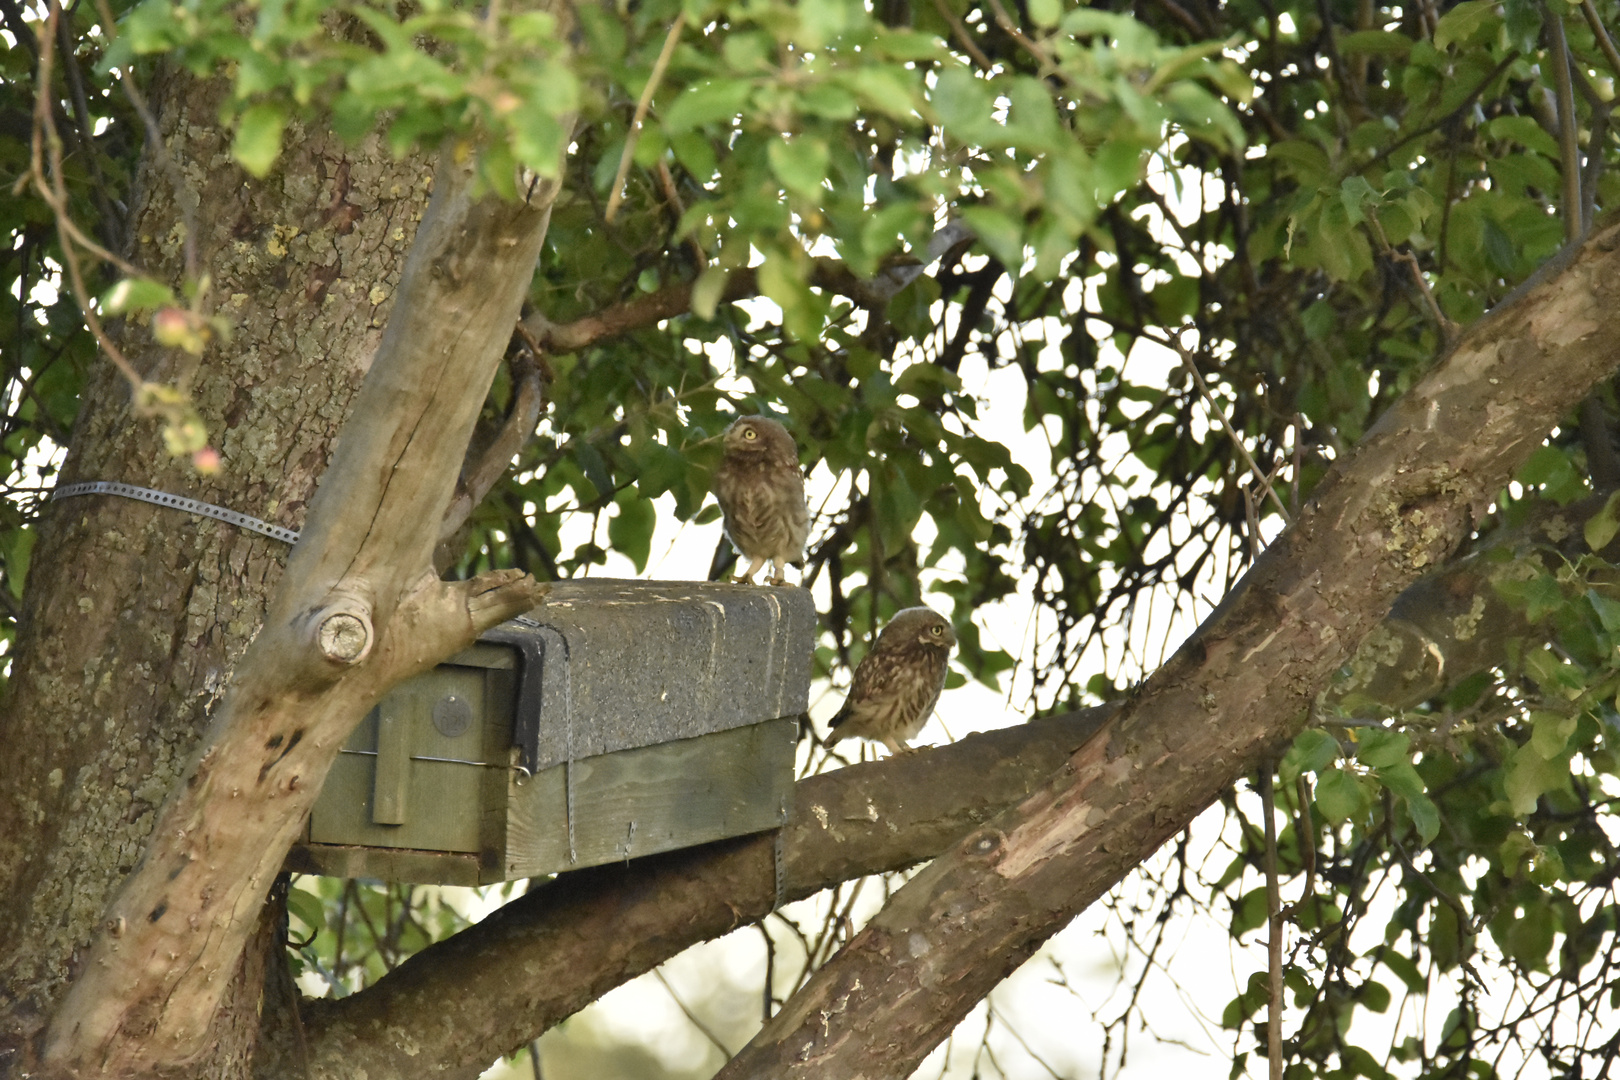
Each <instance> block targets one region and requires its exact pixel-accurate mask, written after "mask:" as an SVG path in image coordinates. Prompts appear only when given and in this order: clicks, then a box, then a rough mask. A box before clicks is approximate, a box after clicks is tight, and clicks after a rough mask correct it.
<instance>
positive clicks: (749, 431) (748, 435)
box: [743, 427, 759, 439]
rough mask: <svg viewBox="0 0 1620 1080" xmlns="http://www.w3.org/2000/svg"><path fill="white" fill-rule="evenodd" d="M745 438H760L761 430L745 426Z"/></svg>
mask: <svg viewBox="0 0 1620 1080" xmlns="http://www.w3.org/2000/svg"><path fill="white" fill-rule="evenodd" d="M743 438H745V439H757V438H759V432H757V431H755V430H754V429H753V428H751V427H747V428H743Z"/></svg>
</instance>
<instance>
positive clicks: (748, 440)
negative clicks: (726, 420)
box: [714, 416, 810, 585]
mask: <svg viewBox="0 0 1620 1080" xmlns="http://www.w3.org/2000/svg"><path fill="white" fill-rule="evenodd" d="M723 446H724V452H723V455H722V457H721V459H720V466H719V468H717V469H715V471H714V497H715V498H716V499H718V500H719V502H720V513H721V514H722V515H723V516H724V518H725V526H726V535H727V536H728V537H730V538H731V543H732V546H733V547H735V548H736V549H737V551H738V553H739V554H740V555H742V556H743V557H744V558H746V559H747V560H748V569H747V570H746V571H744V572H741V573H739V574H738V575H737V580H738V581H747V582H748V583H749V584H750V585H752V584H753V583H754V575H755V574H757V573H759V570H760V567H762V566H764V565H765V564H766V563H770V564H771V574H770V575H769V576H768V577H766V579H765V582H766V584H768V585H785V584H787V578H785V577H784V576H783V575H782V568H783V567H785V566H787V565H788V564H789V563H792V564H793V565H795V566H803V565H804V542H805V540H806V539H807V538H808V537H809V535H810V511H809V509H808V508H807V507H806V506H805V503H804V474H803V473H802V472H801V471H800V470H799V447H798V444H797V443H795V442H794V441H793V436H792V435H790V434H788V429H787V428H785V427H783V426H782V425H781V424H779V423H777V422H776V421H775V420H772V419H770V418H769V417H764V416H740V417H738V418H737V419H736V420H734V421H732V424H731V426H730V427H728V428H726V434H725V438H724V440H723Z"/></svg>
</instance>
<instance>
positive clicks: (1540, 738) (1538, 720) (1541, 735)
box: [1530, 710, 1576, 761]
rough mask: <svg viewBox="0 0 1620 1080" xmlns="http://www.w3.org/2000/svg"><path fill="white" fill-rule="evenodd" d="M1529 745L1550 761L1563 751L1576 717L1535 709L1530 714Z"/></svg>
mask: <svg viewBox="0 0 1620 1080" xmlns="http://www.w3.org/2000/svg"><path fill="white" fill-rule="evenodd" d="M1530 724H1531V734H1530V746H1531V747H1532V748H1533V749H1534V750H1535V752H1536V753H1538V754H1540V755H1541V756H1542V757H1544V758H1546V759H1547V760H1548V761H1551V760H1552V759H1553V758H1556V757H1558V756H1559V755H1560V754H1562V753H1563V752H1564V747H1566V746H1568V745H1569V737H1570V736H1571V735H1573V734H1575V726H1576V718H1575V717H1574V716H1566V715H1565V714H1563V713H1556V712H1547V711H1543V710H1536V711H1533V712H1531V714H1530Z"/></svg>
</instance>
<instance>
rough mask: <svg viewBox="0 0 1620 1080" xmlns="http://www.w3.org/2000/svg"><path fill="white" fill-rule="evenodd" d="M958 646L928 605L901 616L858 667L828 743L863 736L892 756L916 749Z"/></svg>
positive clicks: (946, 625) (942, 618) (952, 632)
mask: <svg viewBox="0 0 1620 1080" xmlns="http://www.w3.org/2000/svg"><path fill="white" fill-rule="evenodd" d="M955 647H956V631H955V630H954V629H953V628H952V627H951V624H950V622H949V620H947V619H946V618H945V616H943V615H941V614H940V613H939V612H937V611H935V610H933V609H932V608H926V607H913V608H906V609H905V610H904V611H900V612H897V613H896V614H895V616H894V618H892V619H890V620H889V625H887V626H885V627H884V628H883V632H882V633H881V634H879V635H878V639H877V643H876V644H874V645H873V646H872V651H871V652H869V653H867V654H866V655H865V656H864V657H862V658H861V662H860V664H858V665H857V666H856V668H855V680H854V682H853V683H852V684H851V685H850V688H849V697H847V698H845V699H844V707H843V708H842V709H839V710H838V714H837V715H836V716H834V717H833V718H832V731H831V733H830V734H829V735H828V736H827V745H828V746H831V745H833V744H834V743H836V742H838V740H840V739H847V738H850V737H852V736H857V735H858V736H861V737H862V738H867V739H872V740H874V741H876V742H880V743H882V744H883V745H884V746H887V747H888V748H889V753H891V754H899V753H902V752H904V751H906V750H909V749H911V748H910V746H908V745H907V740H909V739H913V738H915V737H916V735H917V732H919V731H921V730H922V727H923V725H924V724H926V723H927V722H928V718H929V717H930V716H931V715H933V712H934V706H935V705H936V704H937V703H938V702H939V694H940V691H941V690H943V689H944V688H945V672H946V669H947V667H948V666H949V662H950V658H951V650H952V649H953V648H955Z"/></svg>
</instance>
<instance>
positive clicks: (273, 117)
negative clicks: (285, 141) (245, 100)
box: [231, 101, 287, 179]
mask: <svg viewBox="0 0 1620 1080" xmlns="http://www.w3.org/2000/svg"><path fill="white" fill-rule="evenodd" d="M286 126H287V114H286V113H285V112H284V111H283V110H282V108H281V106H279V105H275V104H273V103H271V102H267V101H266V102H261V103H259V104H257V105H254V106H252V107H251V108H249V109H248V110H247V111H246V112H244V113H243V114H242V119H241V120H240V121H239V122H238V123H237V126H236V141H235V142H234V143H233V144H232V145H231V156H232V157H234V158H236V160H237V163H238V164H240V165H241V166H242V168H244V169H246V170H247V171H248V172H249V173H251V174H252V175H253V176H256V177H258V178H260V179H263V178H264V177H265V175H266V174H267V173H269V172H270V167H271V166H272V165H274V164H275V163H276V158H277V157H279V156H280V155H281V133H282V131H283V129H285V128H286Z"/></svg>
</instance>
